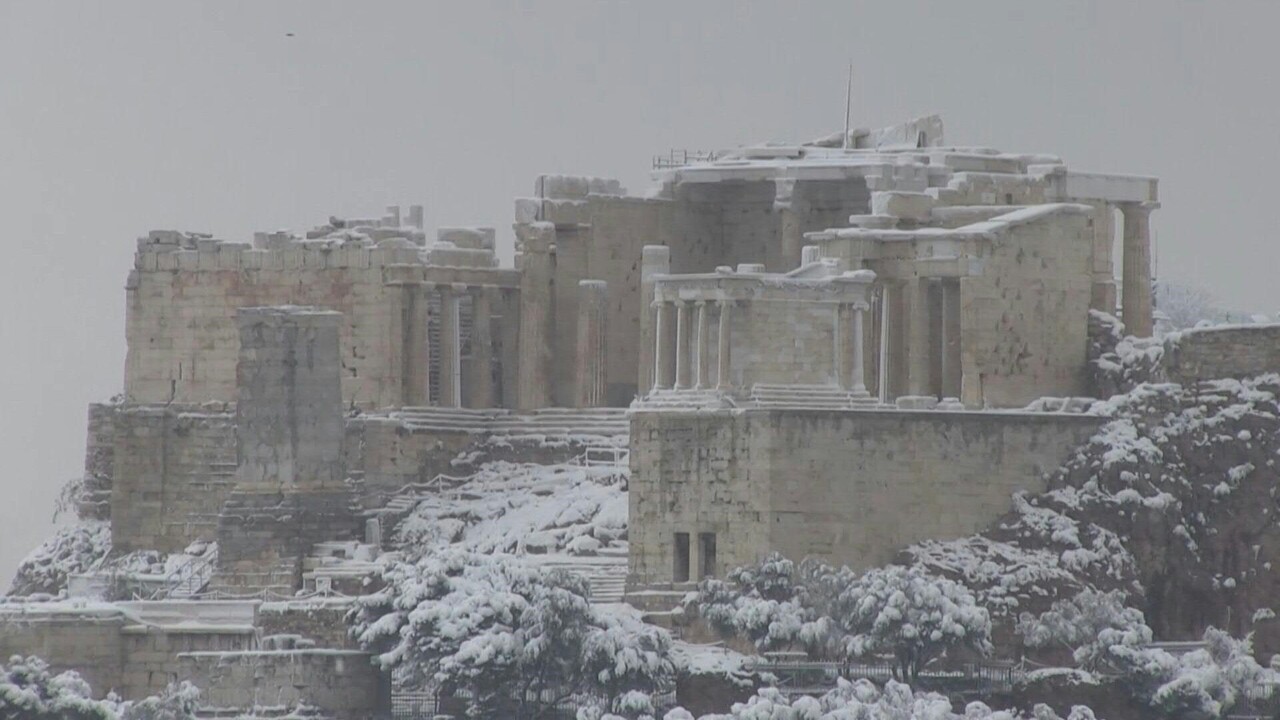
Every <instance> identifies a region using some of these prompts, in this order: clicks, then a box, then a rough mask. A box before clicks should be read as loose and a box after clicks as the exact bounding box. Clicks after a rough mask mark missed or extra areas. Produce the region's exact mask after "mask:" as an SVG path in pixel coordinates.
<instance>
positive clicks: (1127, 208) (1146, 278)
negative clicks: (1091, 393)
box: [1120, 203, 1159, 337]
mask: <svg viewBox="0 0 1280 720" xmlns="http://www.w3.org/2000/svg"><path fill="white" fill-rule="evenodd" d="M1157 207H1159V205H1158V204H1157V203H1121V204H1120V212H1122V213H1123V214H1124V269H1123V273H1124V274H1123V280H1122V281H1121V282H1122V285H1121V287H1120V293H1121V295H1120V302H1121V308H1122V313H1121V315H1122V319H1123V320H1124V327H1125V330H1126V331H1127V332H1128V333H1129V334H1130V335H1134V336H1137V337H1151V332H1152V329H1153V327H1152V318H1151V313H1152V298H1151V211H1152V210H1154V209H1156V208H1157Z"/></svg>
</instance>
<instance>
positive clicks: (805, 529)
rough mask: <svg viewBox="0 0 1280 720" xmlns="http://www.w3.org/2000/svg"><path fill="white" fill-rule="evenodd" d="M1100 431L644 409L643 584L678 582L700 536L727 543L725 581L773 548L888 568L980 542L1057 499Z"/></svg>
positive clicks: (911, 418)
mask: <svg viewBox="0 0 1280 720" xmlns="http://www.w3.org/2000/svg"><path fill="white" fill-rule="evenodd" d="M1100 424H1101V420H1100V419H1098V418H1094V417H1089V416H1083V415H1047V414H1031V413H991V412H987V413H975V412H910V411H859V412H848V411H843V412H842V411H819V410H810V411H805V410H773V411H767V410H748V411H737V412H718V413H706V412H702V413H679V412H662V413H657V412H636V413H634V414H633V416H632V421H631V464H632V465H631V473H632V474H631V493H630V497H631V501H630V502H631V506H630V516H631V522H630V530H629V533H628V535H629V538H630V541H631V556H630V575H631V583H632V584H633V585H640V586H643V585H653V584H662V583H669V582H671V581H672V576H673V575H672V574H673V557H672V550H673V543H674V540H673V535H674V533H676V532H687V533H689V534H690V537H691V539H695V543H694V547H695V554H696V538H697V534H698V533H706V532H711V533H715V534H716V548H717V556H716V560H717V563H716V567H714V568H712V570H713V571H714V573H715V574H717V575H720V576H723V575H724V574H725V573H726V572H727V571H728V570H730V569H732V568H734V567H737V566H740V565H746V564H750V563H754V562H758V561H759V560H761V559H762V558H763V557H764V556H765V555H766V554H767V553H768V552H770V551H778V552H781V553H783V554H784V555H787V556H788V557H791V558H792V559H795V560H800V559H803V558H805V557H818V558H822V559H824V560H826V561H828V562H833V563H840V564H847V565H849V566H851V567H854V568H859V569H861V568H867V567H871V566H874V565H879V564H883V563H886V562H888V561H890V560H891V559H892V558H893V556H894V554H895V553H896V552H897V551H898V550H899V549H901V548H903V547H905V546H906V545H909V544H911V543H914V542H919V541H922V540H926V539H930V538H935V539H949V538H955V537H962V536H964V535H968V534H970V533H973V532H976V531H977V530H979V529H981V528H983V527H984V526H986V525H987V524H988V523H990V522H993V521H994V520H995V519H996V518H998V517H999V516H1000V515H1001V514H1003V513H1005V512H1007V511H1008V509H1009V507H1010V497H1011V495H1012V494H1013V493H1014V492H1016V491H1018V490H1029V491H1038V490H1043V489H1044V477H1043V475H1044V474H1045V473H1047V472H1049V471H1052V470H1053V469H1055V468H1057V467H1058V466H1059V465H1060V463H1061V462H1062V461H1063V460H1065V459H1066V457H1067V456H1068V454H1069V453H1070V452H1071V451H1072V449H1074V448H1075V447H1077V446H1078V445H1080V444H1081V443H1083V442H1084V441H1086V440H1087V439H1088V438H1089V437H1090V436H1091V435H1092V434H1093V433H1094V432H1095V431H1096V429H1097V428H1098V427H1099V426H1100ZM694 562H695V563H696V562H697V561H696V559H695V561H694ZM695 567H696V565H695ZM695 577H696V574H695Z"/></svg>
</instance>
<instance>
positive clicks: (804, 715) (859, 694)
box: [663, 680, 1095, 720]
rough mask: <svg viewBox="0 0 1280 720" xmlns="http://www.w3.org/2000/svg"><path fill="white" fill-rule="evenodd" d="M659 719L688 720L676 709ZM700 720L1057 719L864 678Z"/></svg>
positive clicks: (1085, 712)
mask: <svg viewBox="0 0 1280 720" xmlns="http://www.w3.org/2000/svg"><path fill="white" fill-rule="evenodd" d="M663 720H693V716H692V715H691V714H690V713H688V712H687V711H685V710H683V709H680V708H677V709H675V710H672V711H670V712H668V713H667V714H666V715H665V716H664V718H663ZM700 720H1062V718H1060V717H1059V716H1058V715H1057V714H1056V713H1054V712H1053V710H1051V709H1050V708H1049V707H1048V706H1045V705H1037V706H1035V708H1033V710H1032V713H1031V715H1030V716H1027V715H1023V714H1021V713H1018V712H1016V711H1006V710H992V709H991V708H990V707H988V706H987V705H985V704H984V703H980V702H971V703H969V704H968V705H967V706H966V707H965V709H964V713H963V714H956V713H955V712H953V711H952V709H951V701H950V700H949V699H948V698H947V697H946V696H944V695H939V694H937V693H914V692H912V690H911V688H910V687H909V686H907V685H904V684H901V683H897V682H894V681H892V680H890V681H889V682H888V683H886V684H885V686H884V687H883V688H880V687H877V686H876V685H875V684H874V683H872V682H870V681H869V680H859V681H857V682H849V681H847V680H840V681H839V684H838V685H837V686H836V688H835V689H833V690H831V691H830V692H828V693H827V694H825V695H823V696H822V697H805V696H801V697H797V698H794V699H793V698H788V697H787V696H785V695H783V694H782V693H781V692H779V691H778V690H776V689H773V688H766V689H763V690H760V691H758V692H757V693H756V695H754V696H753V697H752V698H751V699H749V700H748V701H747V702H745V703H737V704H735V705H734V706H733V709H732V710H730V711H729V712H728V713H726V714H723V715H703V716H702V717H701V718H700ZM1066 720H1095V718H1094V715H1093V712H1092V711H1091V710H1090V709H1089V708H1087V707H1084V706H1076V707H1074V708H1072V710H1071V713H1070V714H1069V715H1068V716H1067V719H1066Z"/></svg>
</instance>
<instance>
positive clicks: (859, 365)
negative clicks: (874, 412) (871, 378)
mask: <svg viewBox="0 0 1280 720" xmlns="http://www.w3.org/2000/svg"><path fill="white" fill-rule="evenodd" d="M866 310H867V309H866V307H864V306H862V305H852V306H850V308H849V314H850V315H852V316H853V318H852V322H851V327H850V330H851V331H852V333H853V354H852V357H851V362H850V365H851V366H852V367H851V375H852V377H850V380H849V383H850V384H849V391H850V392H851V393H853V394H854V395H855V396H857V397H866V396H867V381H866V369H865V368H866V359H865V358H864V357H863V353H864V352H865V351H866V349H865V347H864V342H863V337H862V332H863V330H862V324H863V319H862V315H863V313H865V312H866Z"/></svg>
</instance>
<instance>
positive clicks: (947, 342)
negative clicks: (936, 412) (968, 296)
mask: <svg viewBox="0 0 1280 720" xmlns="http://www.w3.org/2000/svg"><path fill="white" fill-rule="evenodd" d="M962 379H963V371H962V370H961V368H960V278H944V279H943V281H942V396H943V397H953V398H958V397H960V387H961V382H962Z"/></svg>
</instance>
